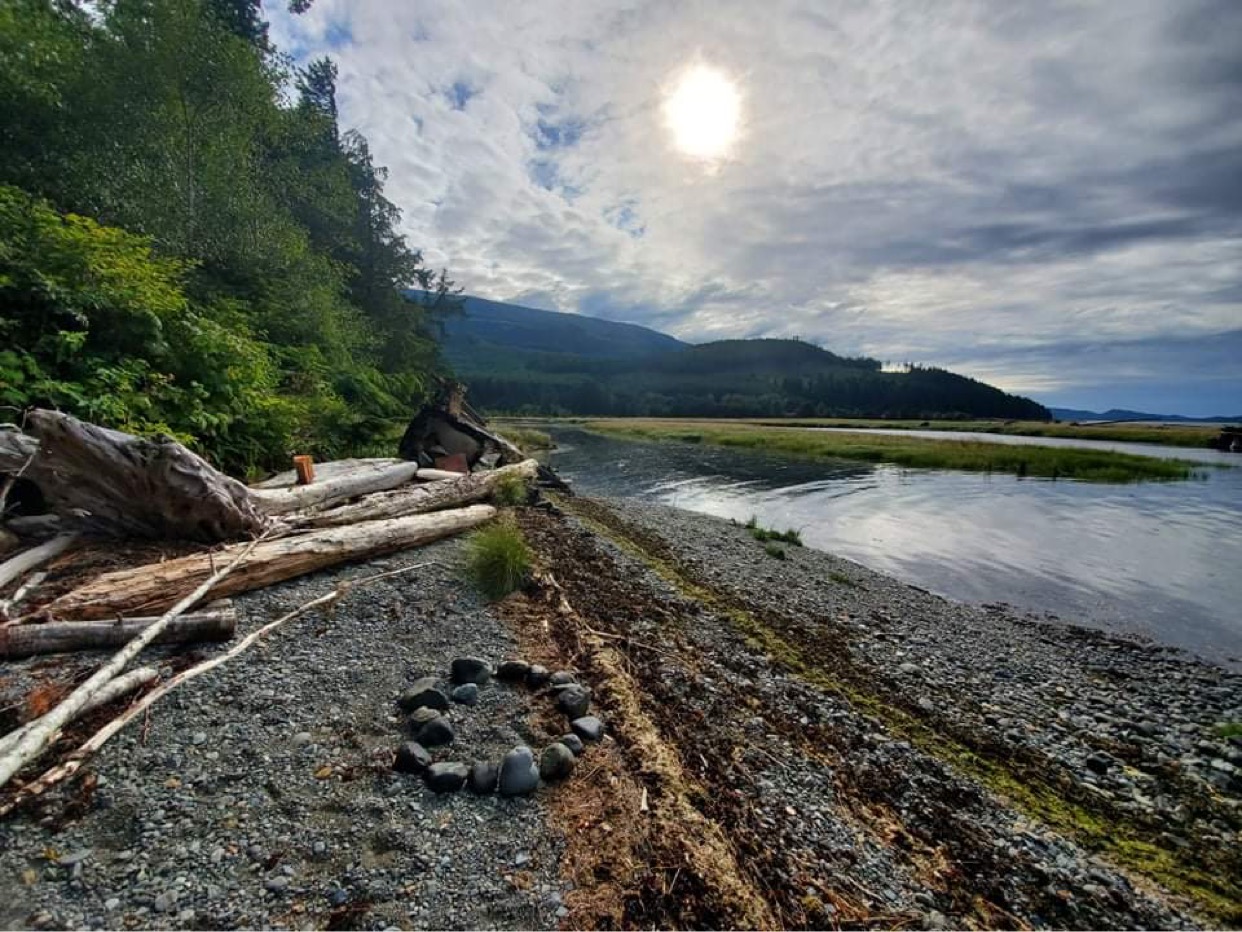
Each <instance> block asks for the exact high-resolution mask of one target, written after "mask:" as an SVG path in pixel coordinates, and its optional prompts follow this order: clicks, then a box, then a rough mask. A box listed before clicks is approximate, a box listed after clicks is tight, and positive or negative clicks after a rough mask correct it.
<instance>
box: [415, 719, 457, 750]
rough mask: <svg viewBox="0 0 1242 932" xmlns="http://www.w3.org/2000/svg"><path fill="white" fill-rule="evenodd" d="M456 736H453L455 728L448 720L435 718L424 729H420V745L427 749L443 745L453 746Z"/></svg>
mask: <svg viewBox="0 0 1242 932" xmlns="http://www.w3.org/2000/svg"><path fill="white" fill-rule="evenodd" d="M455 737H456V735H454V734H453V726H452V725H450V724H449V722H448V719H447V718H443V717H440V718H433V719H432V720H431V721H429V722H428V723H427V724H425V725H423V727H422V728H420V729H418V743H419V744H421V745H422V746H423V747H425V748H434V747H439V746H440V745H442V744H452V743H453V739H454V738H455Z"/></svg>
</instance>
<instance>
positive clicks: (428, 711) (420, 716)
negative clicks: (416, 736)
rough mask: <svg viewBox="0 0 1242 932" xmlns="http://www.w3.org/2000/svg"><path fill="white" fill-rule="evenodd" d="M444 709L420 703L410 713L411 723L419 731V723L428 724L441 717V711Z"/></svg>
mask: <svg viewBox="0 0 1242 932" xmlns="http://www.w3.org/2000/svg"><path fill="white" fill-rule="evenodd" d="M442 711H444V710H443V709H440V710H436V709H432V708H429V707H428V706H425V705H420V706H419V707H418V708H417V709H415V710H414V711H413V712H411V713H410V724H411V725H412V726H414V729H415V730H416V731H417V730H418V726H419V725H426V724H427V723H428V722H430V721H434V720H435V719H437V718H439V717H440V712H442Z"/></svg>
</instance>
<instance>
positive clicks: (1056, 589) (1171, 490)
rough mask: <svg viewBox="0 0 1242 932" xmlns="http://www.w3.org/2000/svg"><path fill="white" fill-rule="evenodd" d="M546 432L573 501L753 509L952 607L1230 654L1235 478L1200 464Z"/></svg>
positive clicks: (1236, 557)
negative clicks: (1086, 476)
mask: <svg viewBox="0 0 1242 932" xmlns="http://www.w3.org/2000/svg"><path fill="white" fill-rule="evenodd" d="M551 433H552V434H553V435H554V437H555V438H556V440H557V442H558V444H560V447H561V448H560V449H559V450H558V451H557V452H556V453H554V454H553V457H552V462H553V465H554V466H555V467H556V468H557V469H558V470H559V471H560V472H561V474H562V475H564V476H565V477H567V478H569V479H571V480H573V482H574V484H575V487H577V488H578V489H580V490H581V491H583V492H585V493H587V494H599V495H612V496H634V497H638V498H644V499H650V500H654V501H659V502H663V503H665V504H670V505H675V506H677V507H680V508H686V509H689V510H691V511H699V512H705V513H707V514H712V515H717V516H720V517H725V518H734V519H736V520H739V521H745V520H746V519H748V518H750V517H751V516H752V515H753V516H755V517H756V518H758V520H759V523H760V524H762V525H764V526H766V527H775V528H778V529H784V528H788V527H793V528H797V529H798V530H800V531H801V532H802V538H803V541H804V542H805V543H806V544H807V545H808V546H811V547H816V548H819V549H821V550H827V551H831V552H833V553H837V554H840V555H842V556H845V557H849V558H850V559H852V560H856V561H858V562H859V563H862V564H864V565H866V566H869V567H872V568H873V569H876V570H880V571H881V572H885V573H889V574H891V575H893V576H897V577H899V578H901V579H903V580H906V581H907V582H911V583H914V584H915V585H918V586H922V587H923V588H925V589H929V590H931V591H933V592H938V593H940V594H942V595H946V596H949V597H951V598H954V599H959V600H963V601H968V602H989V603H991V602H1005V603H1009V604H1010V605H1013V606H1016V607H1018V608H1021V609H1024V610H1028V611H1033V612H1039V613H1046V614H1051V615H1055V616H1058V617H1060V618H1062V619H1064V620H1066V621H1073V622H1077V623H1082V624H1088V625H1092V626H1095V627H1104V628H1108V629H1111V630H1120V631H1125V632H1129V633H1136V634H1140V635H1143V636H1146V637H1149V638H1151V639H1153V640H1155V641H1158V642H1161V643H1165V644H1170V645H1174V646H1178V647H1183V648H1186V649H1189V650H1191V651H1193V652H1195V653H1197V654H1199V655H1201V656H1203V657H1205V658H1207V659H1209V660H1214V661H1216V662H1218V663H1223V664H1226V665H1234V664H1236V663H1239V662H1240V661H1239V658H1242V468H1234V469H1215V468H1211V467H1205V468H1204V469H1203V470H1202V471H1199V472H1197V476H1198V478H1196V479H1193V480H1190V481H1186V482H1172V483H1142V484H1136V485H1099V484H1092V483H1080V482H1069V481H1064V480H1061V481H1051V480H1043V479H1030V478H1026V479H1019V478H1017V477H1011V476H997V475H993V476H988V475H983V474H975V473H961V472H951V471H944V470H914V469H903V468H901V467H897V466H886V465H880V466H872V465H869V464H860V463H852V462H847V461H827V462H825V461H818V462H812V461H808V460H794V459H789V458H785V457H779V456H772V455H768V454H764V453H757V452H753V451H740V450H730V449H726V448H719V447H709V446H700V445H690V444H649V443H635V442H631V441H620V440H612V439H608V438H603V437H598V436H594V435H591V434H588V433H586V432H584V431H581V430H575V429H569V428H561V427H556V426H553V427H552V428H551ZM901 433H902V434H903V435H905V434H909V433H914V434H915V435H916V436H917V435H921V434H928V435H930V436H932V437H936V438H944V437H945V436H946V434H945V433H944V432H938V431H937V432H931V431H914V432H911V431H902V432H901ZM948 436H954V435H953V434H948ZM966 436H968V437H969V438H970V439H979V436H978V435H973V434H972V435H966ZM986 439H989V440H992V439H995V440H997V441H999V442H1005V443H1036V444H1045V443H1046V442H1047V441H1046V440H1045V439H1044V438H1027V437H1010V436H996V437H993V436H990V435H989V436H988V437H987V438H986ZM1101 443H1102V442H1100V441H1073V440H1058V441H1055V444H1054V445H1057V446H1064V445H1069V446H1100V445H1101ZM1103 445H1106V446H1109V447H1116V448H1124V450H1125V451H1126V452H1134V453H1140V454H1143V455H1152V456H1165V457H1167V456H1176V457H1182V458H1187V459H1190V458H1193V459H1196V460H1197V461H1201V462H1205V463H1211V462H1221V463H1233V464H1237V465H1242V457H1239V456H1238V455H1237V454H1226V453H1219V452H1216V451H1212V450H1182V449H1173V448H1169V447H1158V446H1154V445H1148V444H1134V443H1117V444H1112V443H1104V444H1103Z"/></svg>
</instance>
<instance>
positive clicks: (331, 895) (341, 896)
mask: <svg viewBox="0 0 1242 932" xmlns="http://www.w3.org/2000/svg"><path fill="white" fill-rule="evenodd" d="M348 902H349V894H348V893H346V892H345V891H344V890H342V889H341V888H340V887H337V888H336V889H334V890H329V891H328V904H329V905H330V906H344V905H345V904H346V903H348Z"/></svg>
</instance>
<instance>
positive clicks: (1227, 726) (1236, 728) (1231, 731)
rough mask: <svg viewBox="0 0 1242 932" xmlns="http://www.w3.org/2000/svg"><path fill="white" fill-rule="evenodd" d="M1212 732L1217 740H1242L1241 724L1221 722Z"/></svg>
mask: <svg viewBox="0 0 1242 932" xmlns="http://www.w3.org/2000/svg"><path fill="white" fill-rule="evenodd" d="M1212 730H1213V731H1214V732H1216V737H1218V738H1242V722H1221V723H1220V724H1219V725H1217V726H1216V727H1215V728H1214V729H1212Z"/></svg>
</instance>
